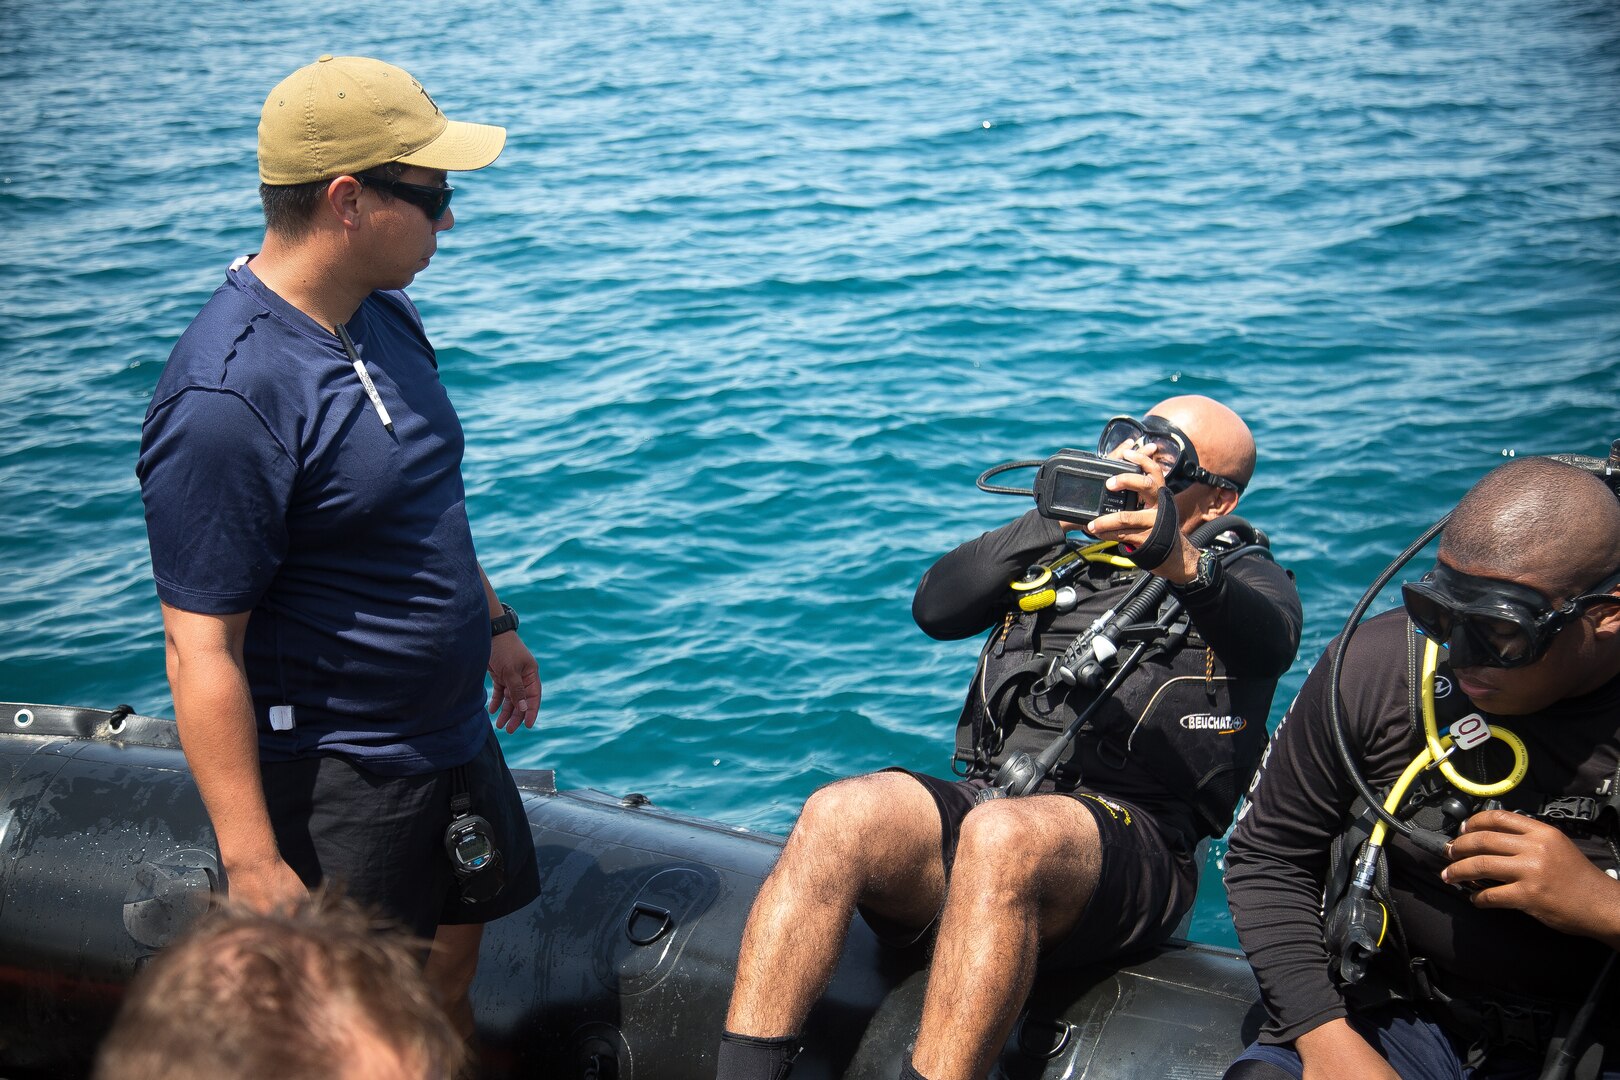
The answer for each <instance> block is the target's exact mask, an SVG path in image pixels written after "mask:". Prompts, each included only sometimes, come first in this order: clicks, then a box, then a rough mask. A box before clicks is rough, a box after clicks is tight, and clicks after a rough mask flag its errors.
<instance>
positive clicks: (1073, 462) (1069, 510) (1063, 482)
mask: <svg viewBox="0 0 1620 1080" xmlns="http://www.w3.org/2000/svg"><path fill="white" fill-rule="evenodd" d="M1127 473H1134V474H1136V475H1138V476H1140V475H1141V473H1142V470H1141V469H1140V468H1138V467H1137V466H1135V465H1132V464H1131V463H1130V462H1128V461H1116V460H1115V459H1113V458H1105V457H1098V456H1097V455H1096V454H1090V453H1087V452H1086V451H1084V450H1059V451H1058V452H1057V453H1055V454H1053V455H1052V456H1051V457H1049V458H1047V459H1046V461H1044V462H1042V463H1041V467H1040V471H1039V472H1037V473H1036V474H1035V508H1036V509H1037V510H1039V511H1040V512H1041V516H1042V517H1049V518H1051V519H1053V520H1054V521H1067V522H1069V523H1070V524H1072V525H1089V524H1090V523H1091V522H1092V520H1094V519H1095V518H1099V517H1101V516H1102V515H1104V514H1114V513H1118V512H1120V511H1124V510H1135V509H1137V508H1138V507H1140V506H1141V505H1142V502H1141V500H1140V499H1138V498H1137V496H1136V492H1134V491H1109V490H1108V478H1109V477H1110V476H1119V475H1121V474H1127Z"/></svg>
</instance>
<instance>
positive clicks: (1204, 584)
mask: <svg viewBox="0 0 1620 1080" xmlns="http://www.w3.org/2000/svg"><path fill="white" fill-rule="evenodd" d="M1220 565H1221V563H1220V558H1219V557H1218V556H1217V555H1216V554H1215V552H1214V551H1212V550H1210V549H1209V548H1205V549H1204V550H1202V551H1200V552H1199V553H1198V568H1197V569H1196V570H1194V571H1193V578H1192V580H1191V581H1189V582H1187V583H1186V584H1185V585H1177V586H1176V587H1175V588H1176V591H1177V592H1180V593H1191V592H1198V591H1199V590H1200V589H1207V588H1209V587H1210V586H1211V585H1214V584H1215V573H1216V571H1217V570H1219V569H1220Z"/></svg>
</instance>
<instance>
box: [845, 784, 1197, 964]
mask: <svg viewBox="0 0 1620 1080" xmlns="http://www.w3.org/2000/svg"><path fill="white" fill-rule="evenodd" d="M890 771H893V772H903V773H905V774H906V775H907V776H910V777H911V778H912V779H913V780H915V781H917V782H918V783H919V784H921V785H922V786H923V787H924V788H926V789H927V791H928V794H929V795H931V796H933V799H934V805H935V806H936V807H937V808H938V809H939V824H940V836H941V847H942V854H943V856H944V860H945V878H946V881H947V882H949V880H950V875H951V868H952V866H953V865H954V864H955V861H956V846H957V841H958V839H959V838H960V836H961V831H962V819H963V818H965V817H967V815H968V811H970V810H972V809H973V807H974V806H975V805H976V803H975V801H974V799H975V796H976V795H977V794H978V792H979V791H980V790H982V789H983V788H986V787H988V786H989V784H988V783H987V782H986V781H984V780H955V779H953V780H944V779H941V778H939V777H937V776H929V775H927V774H926V773H915V772H912V771H911V770H909V769H894V770H890ZM1065 794H1067V795H1068V796H1069V797H1070V798H1073V799H1074V800H1075V801H1077V802H1078V803H1079V804H1080V805H1081V806H1084V807H1085V808H1086V809H1087V810H1089V811H1090V812H1091V816H1092V819H1093V820H1095V821H1096V823H1097V836H1098V839H1099V840H1100V841H1101V842H1102V856H1103V857H1102V869H1101V871H1100V876H1099V878H1098V881H1097V888H1096V890H1095V891H1093V892H1092V894H1091V899H1090V900H1089V901H1088V902H1087V903H1086V909H1085V911H1084V912H1082V913H1081V916H1080V920H1079V922H1077V923H1076V924H1075V928H1074V930H1073V931H1072V932H1071V933H1070V934H1069V936H1068V937H1066V938H1064V939H1063V940H1062V941H1059V942H1056V943H1055V944H1052V945H1050V946H1047V947H1044V948H1043V949H1042V950H1041V956H1040V960H1039V964H1040V967H1041V968H1042V969H1058V968H1068V967H1078V966H1081V965H1084V964H1091V963H1096V962H1098V961H1101V960H1106V959H1108V958H1109V957H1113V956H1118V955H1120V954H1123V953H1128V952H1133V951H1136V950H1138V949H1144V948H1148V947H1150V946H1153V945H1157V944H1159V943H1161V942H1163V941H1164V940H1166V939H1167V938H1169V937H1170V936H1171V935H1172V934H1173V933H1175V931H1176V927H1177V926H1179V925H1180V923H1181V919H1182V917H1183V916H1184V915H1186V913H1187V912H1188V910H1189V909H1191V907H1192V903H1193V899H1194V898H1195V897H1196V896H1197V893H1198V866H1197V864H1196V862H1195V860H1194V857H1193V851H1192V850H1189V849H1186V848H1185V847H1184V846H1183V845H1181V844H1179V843H1177V842H1175V840H1174V838H1173V835H1171V834H1166V833H1165V832H1164V831H1163V830H1161V829H1160V828H1159V827H1158V825H1157V824H1156V823H1155V822H1154V821H1153V818H1152V815H1150V814H1148V813H1147V812H1145V811H1143V810H1141V809H1139V808H1137V807H1135V806H1133V805H1131V804H1130V803H1126V802H1123V801H1121V800H1119V799H1114V798H1110V797H1108V796H1105V795H1099V794H1093V793H1090V792H1083V791H1074V792H1067V793H1065ZM861 917H862V918H863V919H864V920H865V921H866V923H867V925H868V926H870V927H871V928H872V930H873V932H874V933H876V934H877V936H878V939H879V940H880V941H882V942H883V943H884V944H885V945H891V946H895V947H900V948H904V947H907V946H912V945H916V944H918V943H920V942H923V941H925V940H927V939H928V938H930V937H931V936H932V935H933V933H934V931H935V929H936V928H937V927H938V925H939V916H938V914H936V915H935V916H934V919H933V921H932V922H931V923H929V924H928V925H927V926H925V927H922V928H921V929H918V928H916V927H906V926H902V925H900V924H898V923H896V922H894V921H893V920H890V919H885V918H883V917H881V916H879V915H876V914H874V913H872V912H868V911H866V910H865V909H862V910H861Z"/></svg>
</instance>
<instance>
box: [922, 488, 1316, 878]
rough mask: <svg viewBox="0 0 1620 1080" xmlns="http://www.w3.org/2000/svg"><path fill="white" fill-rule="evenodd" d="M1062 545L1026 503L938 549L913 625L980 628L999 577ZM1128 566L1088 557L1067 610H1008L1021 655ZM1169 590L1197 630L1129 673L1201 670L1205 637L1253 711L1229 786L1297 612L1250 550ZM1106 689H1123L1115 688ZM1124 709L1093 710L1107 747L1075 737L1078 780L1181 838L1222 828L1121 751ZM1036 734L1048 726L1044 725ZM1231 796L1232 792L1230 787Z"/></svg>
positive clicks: (948, 633)
mask: <svg viewBox="0 0 1620 1080" xmlns="http://www.w3.org/2000/svg"><path fill="white" fill-rule="evenodd" d="M1063 549H1064V533H1063V531H1062V530H1061V529H1060V528H1059V527H1058V524H1057V523H1056V522H1055V521H1052V520H1050V519H1048V518H1044V517H1042V516H1040V515H1039V514H1038V513H1036V512H1035V511H1033V510H1031V511H1030V512H1029V513H1027V514H1025V515H1024V516H1022V517H1020V518H1018V519H1017V520H1015V521H1013V522H1011V523H1009V524H1007V525H1004V526H1002V527H1001V528H999V529H994V530H992V531H990V532H987V533H985V534H984V535H983V536H980V537H979V538H977V539H975V540H970V541H968V542H967V543H965V544H963V545H961V546H960V547H958V548H956V549H955V550H953V551H951V552H949V553H948V554H946V555H945V556H943V557H942V558H940V559H939V561H938V562H936V563H935V564H934V565H933V567H932V568H930V569H929V571H928V572H927V573H926V574H925V575H924V576H923V579H922V582H921V583H920V584H919V585H918V586H917V595H916V597H915V599H914V600H913V602H912V615H913V617H914V618H915V619H916V620H917V625H918V626H920V627H921V628H922V629H923V630H924V632H926V633H927V634H928V635H929V636H931V637H934V638H938V639H941V640H956V639H960V638H966V637H971V636H973V635H975V634H979V633H982V632H984V631H985V630H986V629H989V628H990V627H992V626H998V625H999V624H1001V623H1002V621H1003V619H1004V618H1005V617H1006V616H1007V613H1008V609H1009V607H1010V606H1011V598H1012V593H1011V592H1010V591H1009V589H1008V583H1009V582H1010V581H1013V580H1015V579H1017V578H1019V577H1020V576H1021V575H1022V574H1023V573H1024V571H1025V569H1026V568H1028V567H1029V566H1030V565H1032V564H1034V563H1038V562H1043V561H1046V560H1048V559H1050V558H1051V557H1053V556H1055V555H1056V554H1058V553H1060V552H1061V551H1062V550H1063ZM1135 576H1137V575H1135V574H1126V575H1122V574H1120V573H1119V572H1118V571H1117V570H1114V569H1112V568H1109V567H1107V566H1103V565H1092V566H1091V567H1089V568H1088V572H1087V575H1086V577H1085V578H1083V580H1082V582H1081V583H1079V587H1080V588H1081V590H1082V596H1083V599H1082V600H1081V602H1080V603H1079V605H1078V606H1077V607H1075V608H1074V609H1073V610H1070V611H1067V612H1062V613H1059V612H1058V611H1057V609H1056V608H1055V607H1049V608H1046V609H1045V610H1043V611H1040V612H1037V613H1035V614H1033V615H1022V616H1019V617H1020V618H1023V619H1028V620H1032V622H1031V625H1030V627H1029V629H1030V633H1029V634H1027V635H1024V636H1025V637H1027V638H1028V640H1029V642H1030V647H1029V648H1028V649H1026V650H1024V652H1025V655H1026V656H1027V655H1032V654H1033V653H1040V654H1042V655H1045V656H1052V655H1057V654H1061V653H1062V652H1063V650H1064V648H1065V647H1066V646H1067V645H1068V644H1069V642H1070V641H1072V640H1073V638H1074V637H1075V635H1076V634H1078V633H1080V632H1081V631H1083V630H1084V629H1085V628H1086V627H1087V626H1088V625H1090V624H1091V622H1092V621H1093V620H1094V619H1095V618H1096V617H1097V616H1098V615H1099V614H1101V613H1102V612H1103V611H1105V610H1107V609H1108V608H1110V607H1112V606H1113V605H1115V604H1117V603H1118V602H1119V601H1120V599H1121V598H1122V597H1123V596H1124V595H1125V593H1126V591H1127V590H1128V589H1129V588H1130V585H1131V583H1132V580H1131V579H1134V577H1135ZM1087 590H1095V591H1089V592H1088V591H1087ZM1176 595H1177V597H1178V598H1179V599H1180V600H1181V602H1182V605H1183V608H1184V610H1185V611H1186V613H1187V615H1188V616H1189V618H1190V620H1191V622H1192V628H1193V630H1194V631H1195V632H1196V634H1197V637H1198V638H1200V639H1202V640H1201V642H1196V643H1195V644H1194V645H1190V646H1189V647H1188V648H1187V649H1185V650H1183V657H1182V663H1181V664H1180V666H1178V667H1176V668H1173V669H1172V668H1171V667H1170V666H1168V665H1155V664H1149V665H1145V666H1144V668H1143V670H1142V671H1141V672H1139V675H1140V676H1141V681H1142V682H1144V683H1145V684H1147V685H1146V688H1147V689H1150V690H1151V689H1152V687H1153V683H1154V682H1155V681H1158V682H1160V683H1162V682H1163V681H1164V680H1165V679H1167V678H1169V677H1172V676H1173V675H1174V674H1182V673H1184V672H1183V669H1184V668H1187V667H1190V668H1191V669H1192V670H1193V671H1195V672H1196V673H1197V674H1198V675H1199V676H1200V680H1199V681H1201V675H1202V673H1203V672H1204V671H1205V665H1204V661H1203V660H1202V657H1203V654H1204V648H1203V645H1204V644H1205V643H1207V645H1208V646H1209V648H1210V649H1212V650H1213V652H1214V658H1215V661H1216V662H1215V663H1214V664H1213V665H1212V667H1213V671H1214V673H1215V674H1216V675H1218V676H1220V675H1224V676H1229V677H1231V678H1232V679H1234V680H1237V681H1238V682H1239V683H1240V684H1244V685H1245V686H1246V701H1247V703H1248V704H1249V707H1251V708H1252V709H1253V711H1256V712H1257V713H1258V715H1256V716H1254V717H1252V718H1251V720H1252V724H1253V727H1251V728H1250V730H1249V732H1248V735H1249V736H1252V737H1253V739H1254V743H1253V747H1254V748H1253V753H1252V755H1248V756H1249V757H1250V758H1251V759H1250V760H1249V761H1248V763H1247V767H1246V769H1242V770H1241V771H1242V775H1241V776H1240V777H1239V778H1238V790H1241V789H1242V786H1243V785H1244V784H1245V783H1246V782H1247V776H1248V772H1247V770H1248V769H1252V768H1253V766H1254V764H1255V761H1256V760H1257V759H1258V756H1259V752H1260V751H1259V748H1260V746H1262V745H1263V744H1264V734H1263V733H1264V730H1265V713H1266V710H1267V708H1268V706H1269V704H1270V700H1271V694H1272V692H1273V690H1274V689H1275V687H1276V680H1277V678H1278V677H1279V676H1280V675H1282V674H1283V672H1285V671H1287V670H1288V666H1289V665H1290V664H1291V663H1292V662H1293V659H1294V653H1295V651H1296V650H1297V649H1298V647H1299V633H1300V623H1301V620H1302V613H1301V609H1300V603H1299V593H1298V591H1297V590H1296V589H1295V587H1294V583H1293V580H1292V578H1291V577H1290V576H1289V574H1288V573H1287V571H1285V570H1283V569H1282V567H1280V566H1278V565H1277V564H1276V563H1275V562H1273V561H1272V560H1271V559H1270V558H1268V557H1266V556H1265V555H1263V554H1261V553H1258V552H1255V553H1252V554H1250V555H1247V556H1244V557H1242V558H1239V559H1237V560H1236V561H1234V562H1233V563H1232V564H1231V565H1230V566H1229V567H1226V568H1225V569H1224V570H1222V569H1221V568H1219V567H1217V572H1216V574H1215V577H1214V580H1213V581H1212V583H1211V584H1210V585H1209V586H1207V587H1204V588H1196V589H1189V590H1176ZM998 633H999V631H998ZM996 638H997V634H992V635H991V640H990V642H989V643H988V644H987V657H988V655H989V653H990V652H991V651H993V650H994V649H995V647H996ZM1129 685H1130V684H1127V686H1129ZM980 686H981V683H980V681H979V680H978V679H976V680H975V683H974V686H973V688H972V689H970V691H969V706H968V707H969V708H970V709H971V708H973V707H974V705H975V704H976V703H977V701H978V696H979V693H980ZM1238 696H1245V694H1240V695H1238ZM1116 697H1118V698H1120V699H1122V700H1124V701H1129V700H1130V696H1129V695H1128V694H1127V693H1126V688H1122V690H1121V693H1120V694H1119V695H1116ZM1026 699H1027V695H1026ZM996 706H997V711H998V712H1000V713H1002V714H1005V713H1007V712H1008V711H1010V707H1009V706H1008V705H1007V704H1006V702H1003V701H998V702H996ZM996 719H997V721H998V722H1001V723H1003V724H1008V725H1011V724H1012V723H1013V722H1014V718H1013V717H1010V716H1007V715H999V716H997V717H996ZM1136 719H1137V718H1136V717H1132V716H1117V717H1109V716H1108V715H1106V711H1105V713H1104V714H1103V715H1100V716H1099V718H1098V721H1097V727H1098V729H1099V731H1100V732H1101V733H1103V734H1104V735H1105V736H1106V737H1107V741H1108V742H1109V743H1110V744H1111V745H1112V746H1113V749H1112V750H1109V749H1108V748H1106V747H1105V748H1103V750H1102V751H1101V752H1100V753H1099V752H1098V747H1099V743H1098V741H1097V740H1095V739H1090V740H1088V739H1082V740H1080V741H1081V746H1082V756H1081V757H1080V758H1079V759H1077V761H1076V767H1077V768H1078V769H1079V771H1081V772H1082V773H1083V780H1082V782H1081V783H1080V785H1079V786H1080V788H1081V789H1082V790H1087V791H1095V792H1097V793H1098V794H1103V795H1112V796H1115V797H1118V798H1121V799H1125V800H1127V801H1130V802H1133V803H1134V804H1136V805H1138V806H1140V807H1142V808H1143V809H1146V810H1150V811H1155V817H1156V819H1157V820H1158V822H1159V824H1160V826H1161V827H1165V828H1170V829H1174V830H1175V831H1176V832H1177V833H1179V834H1180V836H1181V839H1182V840H1183V841H1184V842H1185V843H1186V845H1187V847H1189V848H1190V847H1191V845H1192V844H1193V843H1194V842H1196V841H1197V839H1198V838H1199V837H1200V836H1204V835H1212V834H1218V833H1219V832H1221V831H1224V828H1225V822H1224V821H1223V822H1221V823H1220V826H1219V827H1218V828H1212V826H1211V825H1210V824H1209V823H1207V822H1205V821H1204V820H1201V819H1200V816H1199V814H1198V813H1197V812H1196V811H1195V809H1194V808H1193V807H1192V806H1191V805H1189V803H1188V802H1187V801H1186V800H1187V795H1188V793H1187V792H1185V791H1178V790H1174V789H1173V788H1172V787H1170V786H1168V785H1167V783H1166V781H1165V777H1164V772H1163V770H1162V769H1157V768H1155V766H1156V765H1157V764H1159V763H1158V762H1154V761H1151V760H1145V759H1146V758H1148V757H1151V751H1149V752H1147V753H1143V752H1135V753H1127V752H1125V750H1124V748H1125V744H1126V741H1127V737H1128V736H1129V735H1130V734H1131V730H1130V725H1131V724H1132V723H1133V722H1134V721H1135V720H1136ZM1179 719H1180V717H1179V716H1177V717H1172V718H1171V723H1175V722H1176V721H1177V720H1179ZM1041 734H1042V737H1049V736H1047V734H1046V733H1044V732H1043V733H1041ZM1192 737H1194V738H1200V737H1202V738H1209V739H1217V740H1218V739H1230V738H1231V736H1228V735H1223V734H1220V733H1216V732H1194V733H1192ZM1152 745H1154V743H1153V741H1152V740H1151V739H1142V740H1140V741H1139V743H1138V746H1148V747H1151V746H1152ZM1232 802H1233V803H1235V795H1234V796H1233V797H1232ZM1231 811H1232V807H1231V805H1227V806H1226V808H1225V810H1224V816H1225V818H1226V819H1228V820H1229V819H1230V816H1231Z"/></svg>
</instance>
